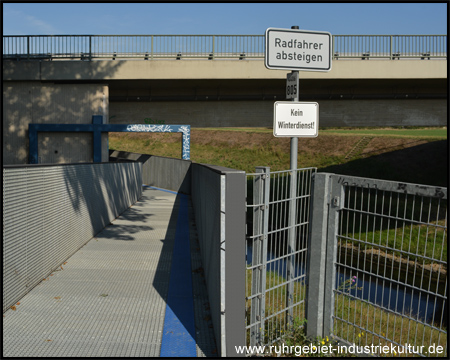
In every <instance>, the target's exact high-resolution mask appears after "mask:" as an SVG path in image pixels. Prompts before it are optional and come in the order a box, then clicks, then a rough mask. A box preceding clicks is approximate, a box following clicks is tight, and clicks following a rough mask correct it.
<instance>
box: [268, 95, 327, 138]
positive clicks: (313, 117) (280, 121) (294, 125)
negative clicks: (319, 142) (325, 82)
mask: <svg viewBox="0 0 450 360" xmlns="http://www.w3.org/2000/svg"><path fill="white" fill-rule="evenodd" d="M273 114H274V116H273V135H274V136H276V137H283V136H288V137H317V135H319V104H318V103H316V102H297V101H276V102H275V104H274V111H273Z"/></svg>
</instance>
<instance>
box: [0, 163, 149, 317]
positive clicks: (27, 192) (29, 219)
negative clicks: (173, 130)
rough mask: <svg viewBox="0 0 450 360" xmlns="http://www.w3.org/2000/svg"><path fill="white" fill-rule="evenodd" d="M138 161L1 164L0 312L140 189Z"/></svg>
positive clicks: (114, 216) (78, 246)
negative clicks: (0, 285)
mask: <svg viewBox="0 0 450 360" xmlns="http://www.w3.org/2000/svg"><path fill="white" fill-rule="evenodd" d="M141 170H142V165H141V164H140V163H111V164H67V165H66V164H64V165H49V166H46V165H28V166H11V167H8V166H7V167H3V190H4V192H3V312H5V311H6V309H8V308H9V306H11V305H14V304H15V303H16V302H17V301H19V300H20V299H21V298H22V297H23V296H24V295H25V294H26V293H28V292H29V291H30V290H31V289H33V287H34V286H36V285H37V284H39V283H40V282H41V281H42V279H44V278H46V277H47V276H48V275H49V274H50V273H51V272H52V271H53V270H54V269H56V268H57V267H59V266H60V265H61V263H63V262H64V261H65V260H66V259H67V258H69V257H70V256H71V255H72V254H74V253H75V252H76V251H77V250H78V249H79V248H80V247H82V246H83V245H84V244H85V243H87V242H88V241H89V240H90V239H91V238H92V237H93V236H95V234H97V233H98V232H100V231H101V230H102V229H103V228H104V227H105V226H106V225H107V224H109V223H110V222H111V221H112V220H114V219H115V218H116V217H117V216H118V215H119V214H121V213H122V212H123V211H125V210H126V209H127V208H128V207H130V206H131V205H132V204H134V203H135V202H136V201H137V199H138V198H139V197H140V196H141V194H142V186H141V185H142V172H141Z"/></svg>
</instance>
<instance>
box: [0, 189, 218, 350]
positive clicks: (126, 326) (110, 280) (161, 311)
mask: <svg viewBox="0 0 450 360" xmlns="http://www.w3.org/2000/svg"><path fill="white" fill-rule="evenodd" d="M189 253H190V256H189ZM180 254H181V256H180ZM180 259H181V260H180ZM202 269H203V268H202V264H201V257H200V251H199V247H198V244H197V237H196V230H195V224H194V220H193V213H192V211H191V204H190V198H189V196H187V195H183V194H177V193H175V192H172V191H167V190H162V189H157V188H152V187H144V189H143V195H142V197H141V198H140V199H139V201H138V202H136V203H135V204H134V205H133V206H131V207H130V208H129V209H128V210H126V211H125V212H124V213H122V214H121V215H120V216H119V217H118V218H117V219H115V220H114V221H113V222H111V224H109V225H108V226H106V227H105V228H104V229H103V231H101V232H100V233H99V234H97V235H96V236H95V237H94V238H93V239H91V240H90V241H89V242H88V243H87V244H86V245H85V246H83V247H82V248H81V249H80V250H78V252H76V253H75V254H74V255H73V256H71V257H70V258H69V259H68V260H67V261H66V262H65V263H64V264H63V265H62V266H61V267H60V269H58V271H55V272H53V273H52V274H51V275H50V276H48V277H47V278H46V279H43V281H42V282H41V283H40V284H39V285H38V286H36V287H35V288H34V289H33V290H32V291H31V292H29V293H28V294H27V295H26V296H25V297H23V298H22V299H21V300H20V301H19V302H18V303H17V304H16V305H15V306H14V307H12V308H11V309H9V310H7V311H6V312H5V313H4V315H3V356H4V357H30V356H32V357H35V356H36V357H38V356H39V357H67V356H74V357H75V356H76V357H84V356H88V357H113V356H114V357H122V356H127V357H128V356H137V357H154V356H169V357H175V356H194V357H195V356H208V357H209V356H216V355H217V349H216V345H215V340H214V334H213V329H212V324H211V315H210V311H209V303H208V295H207V292H206V285H205V281H204V276H203V272H202ZM186 284H189V285H190V284H192V286H187V287H186ZM187 295H188V296H187Z"/></svg>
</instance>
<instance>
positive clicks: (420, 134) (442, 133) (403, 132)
mask: <svg viewBox="0 0 450 360" xmlns="http://www.w3.org/2000/svg"><path fill="white" fill-rule="evenodd" d="M327 134H333V135H352V136H355V135H367V136H370V135H374V136H391V137H408V138H422V139H427V138H432V139H446V138H447V128H420V129H324V130H319V135H327Z"/></svg>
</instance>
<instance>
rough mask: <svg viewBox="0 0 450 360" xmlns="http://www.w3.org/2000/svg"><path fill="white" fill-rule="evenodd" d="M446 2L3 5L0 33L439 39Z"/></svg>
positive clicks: (444, 17) (444, 25) (444, 26)
mask: <svg viewBox="0 0 450 360" xmlns="http://www.w3.org/2000/svg"><path fill="white" fill-rule="evenodd" d="M447 6H448V5H447V3H446V2H441V3H430V2H423V3H415V2H411V3H401V2H400V3H367V2H366V3H317V2H315V3H3V4H2V7H3V35H69V34H70V35H86V34H90V35H263V34H264V33H265V31H266V29H267V28H284V29H290V28H291V26H293V25H296V26H299V28H300V29H301V30H312V31H314V30H315V31H327V32H330V33H331V34H332V35H445V34H447Z"/></svg>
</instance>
